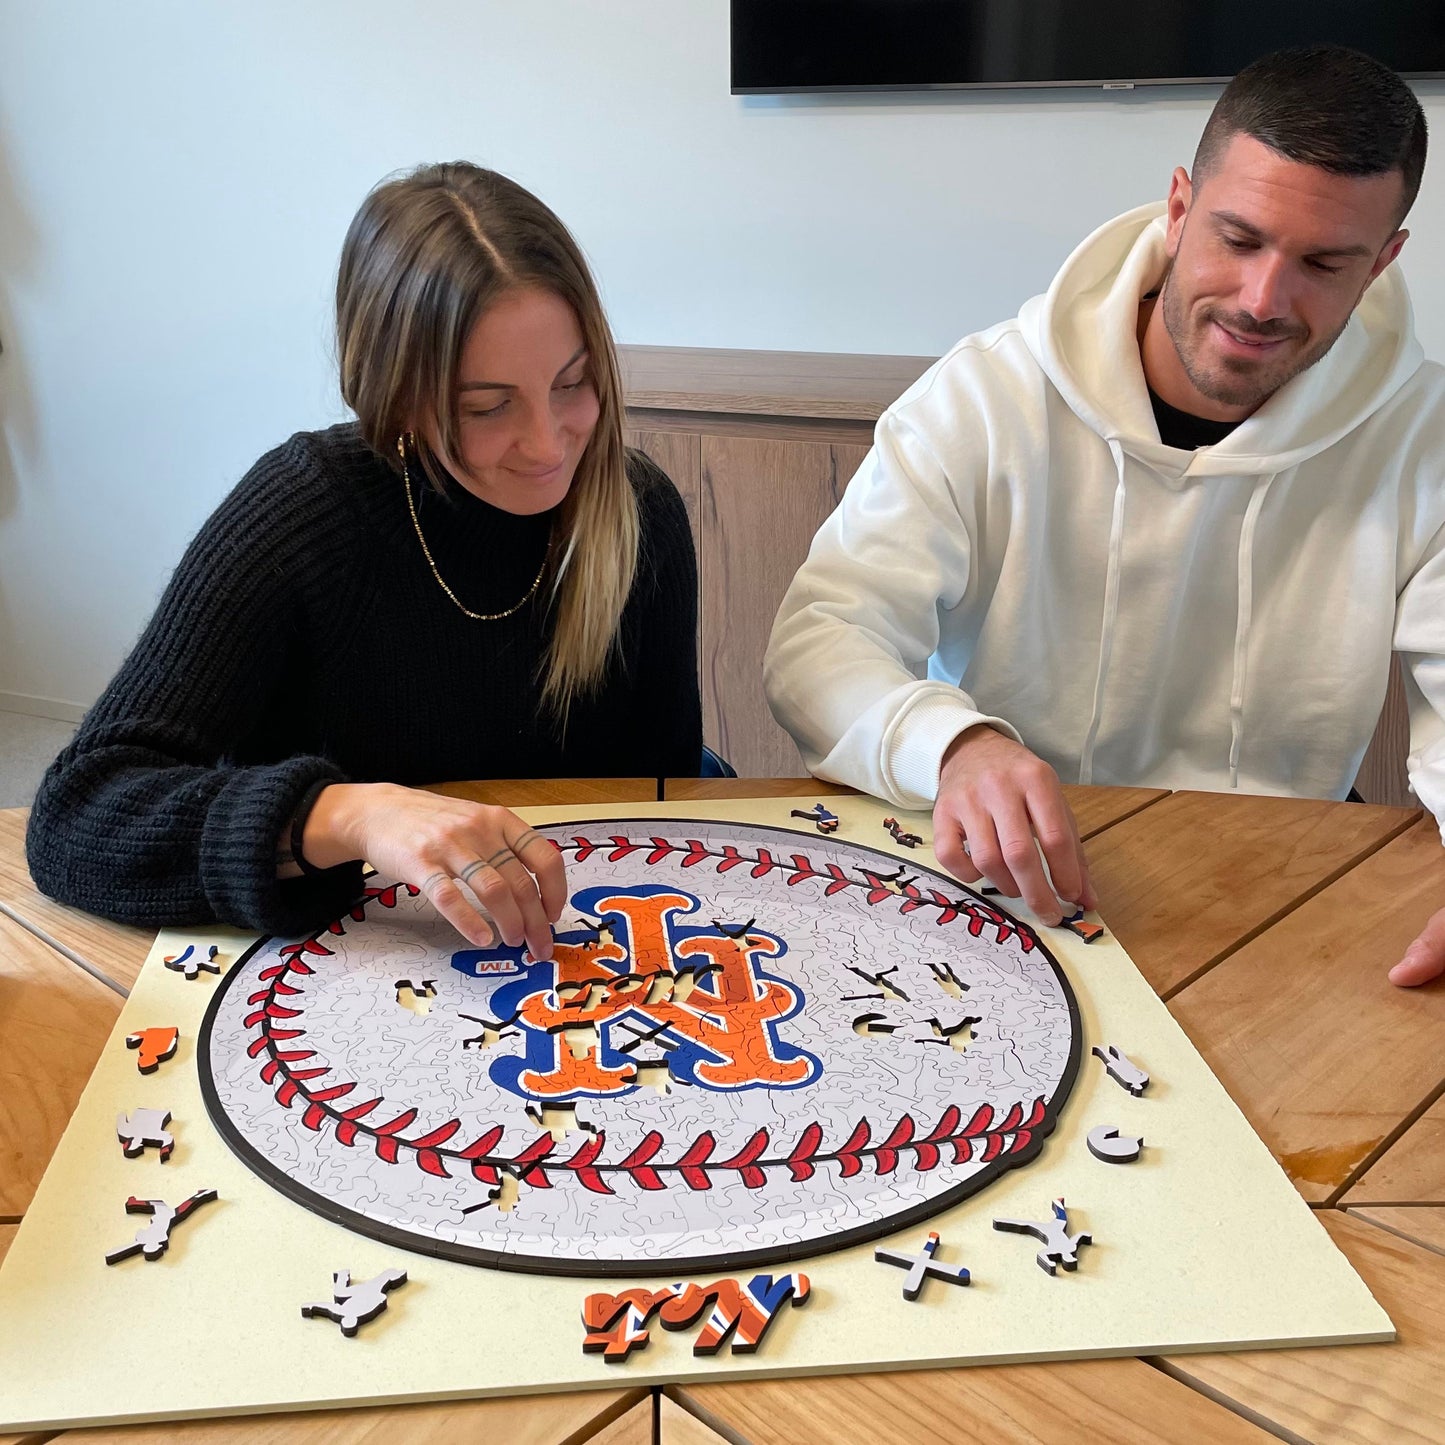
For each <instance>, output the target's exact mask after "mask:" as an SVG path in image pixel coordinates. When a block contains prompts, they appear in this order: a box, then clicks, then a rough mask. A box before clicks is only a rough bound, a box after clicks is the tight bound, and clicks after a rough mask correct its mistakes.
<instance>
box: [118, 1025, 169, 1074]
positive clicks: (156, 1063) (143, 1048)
mask: <svg viewBox="0 0 1445 1445" xmlns="http://www.w3.org/2000/svg"><path fill="white" fill-rule="evenodd" d="M180 1037H181V1031H180V1030H179V1029H177V1028H155V1029H138V1030H137V1031H136V1032H135V1033H133V1034H127V1035H126V1036H125V1046H126V1048H128V1049H138V1050H139V1053H138V1054H137V1055H136V1061H135V1066H136V1068H138V1069H139V1070H140V1071H141V1073H143V1074H153V1073H155V1071H156V1070H157V1069H158V1068H160V1066H161V1065H162V1064H163V1063H165V1061H166V1060H167V1059H169V1058H170V1057H171V1056H172V1055H173V1054H174V1053H175V1051H176V1044H177V1043H178V1042H179V1041H180Z"/></svg>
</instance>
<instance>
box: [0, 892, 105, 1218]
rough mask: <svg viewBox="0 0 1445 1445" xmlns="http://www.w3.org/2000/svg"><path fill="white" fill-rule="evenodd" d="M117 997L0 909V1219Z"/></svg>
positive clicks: (38, 1157) (85, 1066) (64, 1116)
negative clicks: (0, 911)
mask: <svg viewBox="0 0 1445 1445" xmlns="http://www.w3.org/2000/svg"><path fill="white" fill-rule="evenodd" d="M121 1003H122V999H121V996H120V995H119V994H118V993H116V992H115V990H114V989H110V988H107V987H106V986H105V985H104V984H102V983H99V982H97V980H95V979H94V978H92V977H91V976H90V975H89V974H88V973H86V972H85V971H84V970H83V969H79V968H77V967H76V966H75V965H74V964H73V963H71V961H70V960H69V959H68V958H64V957H62V956H61V955H60V954H59V953H57V952H56V951H55V950H54V949H53V948H51V947H50V945H49V944H46V943H42V942H41V941H40V940H39V939H38V938H36V937H35V935H34V934H32V933H29V932H27V931H26V930H25V929H23V928H21V927H20V925H19V924H17V923H15V922H13V921H12V920H11V919H9V918H6V917H3V916H0V1219H18V1218H19V1217H20V1216H21V1215H22V1214H24V1213H25V1210H26V1208H27V1207H28V1206H29V1204H30V1199H31V1196H32V1195H33V1194H34V1193H35V1186H36V1185H37V1184H39V1183H40V1176H41V1175H42V1174H43V1173H44V1172H45V1166H46V1165H47V1164H48V1163H49V1162H50V1156H51V1154H52V1153H53V1152H54V1149H55V1146H56V1144H58V1143H59V1142H60V1136H61V1134H62V1133H63V1132H64V1130H65V1126H66V1124H67V1122H68V1121H69V1119H70V1115H71V1112H72V1110H74V1108H75V1105H76V1101H77V1100H78V1099H79V1098H80V1093H81V1090H82V1089H84V1087H85V1082H86V1080H87V1079H88V1078H89V1077H90V1071H91V1069H92V1068H93V1067H94V1065H95V1061H96V1059H97V1058H99V1057H100V1051H101V1048H102V1046H103V1045H104V1043H105V1041H106V1039H107V1038H108V1037H109V1036H110V1031H111V1028H112V1026H113V1025H114V1024H115V1020H116V1016H117V1015H118V1014H119V1013H120V1007H121Z"/></svg>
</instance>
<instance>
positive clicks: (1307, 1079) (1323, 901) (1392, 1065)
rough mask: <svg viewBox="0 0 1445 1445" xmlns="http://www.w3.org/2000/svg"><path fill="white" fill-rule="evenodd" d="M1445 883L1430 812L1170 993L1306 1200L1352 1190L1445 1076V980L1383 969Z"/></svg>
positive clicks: (1175, 1009) (1245, 911)
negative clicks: (1402, 981)
mask: <svg viewBox="0 0 1445 1445" xmlns="http://www.w3.org/2000/svg"><path fill="white" fill-rule="evenodd" d="M1164 806H1165V805H1164V804H1162V803H1161V804H1160V805H1159V809H1162V808H1163V807H1164ZM1155 811H1158V809H1150V810H1149V812H1150V813H1152V812H1155ZM1361 811H1367V810H1364V809H1361ZM1144 816H1145V817H1148V814H1147V813H1146V814H1145V815H1144ZM1123 826H1124V827H1125V828H1127V827H1128V826H1129V824H1127V823H1126V824H1124V825H1123ZM1442 884H1445V858H1442V857H1441V848H1440V837H1439V834H1438V832H1437V831H1436V828H1435V823H1434V821H1433V819H1422V820H1421V821H1420V822H1418V823H1416V824H1415V826H1414V827H1412V828H1411V829H1409V831H1408V832H1406V833H1403V834H1401V835H1400V836H1399V837H1397V838H1395V839H1394V840H1393V841H1392V842H1389V843H1387V844H1386V845H1385V846H1384V847H1383V848H1381V849H1379V851H1378V852H1376V853H1373V854H1372V855H1371V856H1370V857H1368V858H1366V859H1365V860H1364V861H1363V862H1361V863H1360V864H1359V865H1358V866H1356V867H1355V868H1352V869H1351V870H1350V871H1349V872H1348V873H1346V874H1345V875H1344V877H1342V878H1340V879H1338V880H1337V881H1336V882H1334V883H1332V884H1330V885H1329V886H1328V887H1327V888H1324V889H1322V890H1321V891H1320V892H1318V893H1316V894H1314V896H1313V897H1310V898H1308V899H1307V900H1306V901H1305V902H1304V903H1302V904H1300V906H1299V907H1297V908H1296V909H1295V910H1294V911H1293V912H1291V913H1290V914H1289V915H1288V916H1287V917H1286V918H1284V919H1282V920H1281V921H1280V922H1278V923H1276V924H1275V925H1274V926H1273V927H1272V928H1270V929H1268V930H1267V931H1266V932H1264V933H1262V934H1261V935H1259V936H1258V937H1257V938H1254V939H1253V940H1252V941H1251V942H1249V943H1247V944H1245V945H1244V946H1243V947H1242V948H1240V949H1238V950H1237V951H1236V952H1234V953H1232V954H1230V955H1229V957H1227V958H1226V959H1224V961H1223V962H1221V963H1219V964H1216V965H1215V967H1213V968H1211V969H1210V970H1209V972H1208V973H1206V974H1205V975H1204V976H1203V977H1202V978H1200V979H1198V980H1197V981H1196V982H1194V983H1192V984H1190V985H1189V986H1188V987H1187V988H1184V989H1183V990H1182V991H1181V992H1179V993H1178V994H1176V995H1175V996H1174V998H1173V999H1172V1000H1171V1001H1170V1004H1169V1007H1170V1011H1171V1012H1172V1013H1173V1014H1174V1016H1175V1017H1176V1018H1177V1019H1178V1020H1179V1022H1180V1023H1181V1024H1182V1025H1183V1026H1184V1028H1185V1030H1186V1031H1187V1032H1188V1034H1189V1036H1190V1038H1191V1039H1193V1041H1194V1044H1195V1047H1196V1048H1198V1050H1199V1052H1200V1053H1201V1054H1202V1055H1203V1056H1204V1058H1205V1060H1206V1061H1207V1062H1208V1064H1209V1066H1210V1067H1211V1068H1212V1069H1213V1070H1214V1072H1215V1074H1216V1075H1217V1077H1218V1078H1219V1081H1220V1083H1222V1084H1223V1085H1224V1087H1225V1088H1226V1089H1227V1090H1228V1091H1229V1093H1230V1094H1231V1095H1232V1097H1233V1098H1234V1101H1235V1103H1237V1104H1238V1105H1239V1107H1240V1108H1241V1109H1242V1110H1243V1111H1244V1113H1245V1115H1246V1116H1247V1117H1248V1119H1249V1121H1250V1123H1251V1124H1252V1125H1253V1126H1254V1128H1255V1130H1256V1132H1257V1133H1258V1134H1259V1136H1260V1137H1261V1138H1262V1139H1263V1140H1264V1142H1265V1143H1266V1144H1267V1145H1268V1146H1269V1148H1270V1150H1271V1151H1272V1152H1273V1154H1274V1156H1275V1158H1276V1159H1278V1160H1279V1161H1280V1163H1281V1164H1283V1165H1284V1168H1285V1170H1286V1172H1287V1173H1288V1174H1289V1175H1290V1177H1291V1178H1292V1179H1293V1180H1294V1181H1295V1184H1296V1186H1297V1187H1298V1189H1299V1190H1300V1192H1301V1193H1302V1194H1303V1195H1304V1196H1305V1198H1307V1199H1310V1200H1315V1201H1325V1200H1330V1199H1332V1198H1333V1197H1335V1196H1336V1195H1338V1194H1340V1193H1342V1192H1343V1190H1344V1188H1345V1187H1346V1186H1347V1185H1350V1184H1352V1183H1353V1182H1354V1180H1355V1178H1356V1177H1357V1176H1358V1175H1359V1174H1360V1172H1361V1171H1362V1170H1364V1169H1365V1168H1366V1167H1367V1166H1368V1165H1370V1164H1371V1163H1372V1161H1373V1159H1374V1157H1375V1156H1376V1155H1377V1154H1378V1153H1380V1152H1381V1151H1382V1149H1383V1146H1385V1145H1386V1144H1388V1143H1390V1142H1392V1141H1393V1140H1394V1139H1395V1138H1396V1137H1397V1136H1398V1135H1400V1134H1401V1133H1403V1132H1404V1130H1405V1129H1406V1128H1407V1127H1408V1126H1409V1125H1410V1124H1411V1123H1413V1122H1414V1120H1415V1118H1416V1117H1417V1116H1418V1115H1419V1114H1420V1113H1422V1112H1423V1110H1424V1109H1425V1108H1426V1107H1427V1106H1428V1105H1429V1104H1430V1103H1431V1102H1432V1101H1433V1099H1434V1098H1435V1097H1436V1095H1437V1093H1438V1091H1439V1088H1440V1086H1441V1084H1442V1082H1445V1050H1442V1048H1441V1041H1442V1040H1445V988H1442V987H1440V986H1439V985H1436V986H1434V987H1427V988H1409V989H1407V988H1396V987H1395V986H1394V985H1393V984H1391V983H1390V982H1389V981H1388V980H1387V978H1386V977H1385V973H1386V969H1387V968H1388V966H1389V965H1390V964H1392V963H1394V962H1395V961H1396V960H1397V959H1398V958H1399V957H1400V955H1401V954H1402V953H1403V952H1404V951H1405V947H1406V945H1407V944H1408V943H1409V942H1410V940H1411V939H1412V938H1414V936H1415V934H1416V933H1417V932H1418V930H1419V928H1420V927H1421V925H1422V924H1423V923H1424V921H1425V919H1426V918H1427V917H1428V916H1429V914H1430V913H1431V912H1432V911H1433V910H1434V909H1435V907H1436V906H1437V905H1438V902H1439V899H1440V895H1441V892H1442ZM1262 891H1265V892H1267V891H1268V884H1267V882H1266V883H1265V885H1264V887H1263V889H1262ZM1255 911H1257V910H1256V909H1255V908H1252V907H1248V906H1245V905H1244V904H1241V908H1240V912H1241V914H1242V915H1243V916H1244V917H1246V918H1247V917H1248V916H1250V915H1251V914H1252V913H1253V912H1255ZM1123 936H1124V934H1123V930H1122V929H1121V930H1120V937H1121V938H1122V937H1123ZM1126 946H1128V947H1129V948H1130V952H1131V953H1132V952H1133V945H1131V944H1126ZM1135 958H1136V961H1137V962H1139V964H1140V967H1141V968H1143V967H1145V962H1144V960H1142V959H1139V958H1138V956H1137V954H1136V955H1135Z"/></svg>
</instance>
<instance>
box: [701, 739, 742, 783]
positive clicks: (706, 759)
mask: <svg viewBox="0 0 1445 1445" xmlns="http://www.w3.org/2000/svg"><path fill="white" fill-rule="evenodd" d="M697 775H698V777H700V778H735V777H737V775H738V774H737V769H736V768H734V767H733V765H732V764H731V763H730V762H728V760H727V759H726V758H724V757H722V756H720V755H719V754H717V753H715V752H713V750H712V749H711V748H710V747H708V745H707V744H706V743H704V744H703V748H702V762H701V764H700V765H699V767H698V770H697Z"/></svg>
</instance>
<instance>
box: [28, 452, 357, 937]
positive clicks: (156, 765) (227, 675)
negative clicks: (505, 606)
mask: <svg viewBox="0 0 1445 1445" xmlns="http://www.w3.org/2000/svg"><path fill="white" fill-rule="evenodd" d="M314 471H315V469H314V466H312V465H311V464H310V463H309V462H308V459H307V456H306V453H305V448H304V443H303V441H302V440H301V439H298V438H293V439H292V441H291V442H289V443H287V444H285V445H283V446H282V447H279V448H277V450H276V451H274V452H271V453H270V454H268V455H267V456H266V457H263V458H262V459H261V461H259V462H258V463H257V464H256V466H255V467H253V468H252V470H251V471H250V472H249V473H248V474H247V476H246V477H245V478H244V479H243V480H242V482H241V483H240V484H239V485H238V486H237V488H236V489H235V490H234V491H233V492H232V493H231V494H230V496H229V497H227V498H226V500H225V501H224V502H222V504H221V506H220V507H219V508H218V510H217V511H216V512H215V513H214V514H213V516H212V517H211V518H210V520H209V521H208V522H207V523H206V524H205V525H204V527H203V528H202V529H201V531H200V533H199V534H198V535H197V537H196V538H195V540H194V541H193V542H192V543H191V545H190V547H189V548H188V550H187V551H186V554H185V556H184V558H183V559H182V561H181V563H180V565H179V566H178V567H177V568H176V571H175V573H174V575H173V576H172V578H171V580H170V583H169V585H168V586H167V588H166V590H165V593H164V595H163V596H162V598H161V602H160V605H159V607H158V608H157V610H156V613H155V615H154V617H153V618H152V619H151V621H150V623H149V625H148V626H147V627H146V629H145V632H144V633H143V634H142V636H141V638H140V641H139V642H138V644H137V645H136V647H135V649H134V650H133V651H132V652H131V654H130V656H129V657H128V658H127V660H126V661H125V663H124V664H123V665H122V667H121V669H120V671H119V673H118V674H117V675H116V677H115V678H114V680H113V681H112V682H111V684H110V686H109V687H107V688H106V690H105V692H104V693H103V694H102V696H101V698H100V700H99V701H98V702H97V703H96V704H95V706H94V707H93V708H92V709H91V710H90V712H89V713H88V714H87V716H86V718H85V720H84V722H83V723H82V724H81V726H80V728H79V730H78V732H77V734H76V736H75V738H74V739H73V740H72V741H71V742H70V744H69V745H68V746H67V747H66V748H65V749H64V750H63V751H62V752H61V753H60V755H59V757H57V758H56V760H55V761H54V763H52V764H51V766H50V769H49V771H48V772H47V773H46V775H45V777H44V779H43V781H42V782H41V784H40V788H39V791H38V793H37V795H36V799H35V804H34V808H33V810H32V812H31V815H30V823H29V828H28V831H27V835H26V850H27V855H28V858H29V862H30V870H31V874H32V876H33V877H34V879H35V882H36V884H37V885H38V886H39V887H40V888H41V890H42V891H44V892H45V893H48V894H49V895H50V896H51V897H54V898H58V899H60V900H61V901H63V902H65V903H70V904H73V905H75V906H76V907H79V908H84V909H86V910H88V911H90V912H92V913H99V914H102V915H103V916H105V917H108V918H114V919H118V920H120V921H121V922H125V923H134V924H141V925H146V926H152V927H157V926H164V925H178V924H195V923H205V922H210V921H213V920H218V921H220V922H223V923H234V924H238V925H240V926H241V927H244V928H257V929H267V930H272V931H277V932H295V931H302V930H305V929H306V928H310V927H314V926H317V925H319V924H320V923H321V922H324V921H325V920H326V919H327V918H329V917H334V916H335V915H336V914H337V913H338V912H340V911H341V910H342V909H343V908H344V907H345V905H346V904H347V903H348V902H349V901H350V900H351V898H352V897H354V896H355V894H356V892H357V891H358V889H359V886H360V867H359V865H357V864H348V865H343V866H342V867H340V868H334V869H331V870H329V871H328V872H326V873H323V874H321V875H317V876H314V877H306V878H302V879H295V880H287V881H283V882H278V880H277V879H276V876H275V873H276V860H275V852H276V843H277V840H278V838H280V837H281V836H282V834H283V832H284V830H285V828H286V826H287V824H288V822H289V820H290V818H291V815H292V813H293V811H294V810H295V807H296V805H297V803H298V802H299V800H300V798H301V795H302V794H303V793H304V792H305V791H306V789H307V788H308V787H309V786H310V785H311V784H312V783H313V782H316V781H319V780H321V779H332V780H335V781H343V779H342V776H341V773H340V771H339V770H338V769H337V768H335V767H334V766H333V765H332V764H331V763H330V762H328V761H327V760H326V759H325V758H322V757H314V756H311V757H308V756H300V757H290V758H286V759H284V760H282V761H278V762H275V763H272V764H268V765H259V766H242V765H240V764H239V763H237V762H236V761H235V760H234V757H233V754H234V751H235V749H236V746H237V742H238V740H239V739H241V738H243V737H245V736H246V735H247V734H248V733H249V732H250V731H251V730H252V729H253V727H254V726H255V723H256V721H257V719H258V717H259V716H260V713H261V710H262V709H265V708H267V707H271V706H274V705H275V704H276V702H277V697H276V693H277V690H278V687H279V685H280V680H281V678H282V677H283V674H284V672H285V669H286V667H287V664H288V662H290V661H293V660H294V654H295V649H296V648H297V647H298V646H299V643H300V638H301V634H302V621H301V616H300V615H299V614H301V613H304V602H302V601H301V600H300V596H299V593H300V589H299V588H298V587H297V585H296V580H295V579H296V578H297V577H298V576H300V575H304V574H303V573H302V571H300V570H299V569H304V568H305V567H306V565H307V557H306V555H305V554H304V551H303V549H304V548H305V547H306V546H307V545H308V544H309V545H311V546H313V547H314V545H315V541H316V539H317V538H318V536H319V537H321V538H322V539H323V541H325V540H328V539H329V540H330V541H331V542H332V544H333V545H335V543H336V541H337V539H335V538H334V537H330V533H331V532H333V531H334V529H335V527H336V526H338V525H341V523H339V522H338V520H337V518H338V509H337V508H336V507H335V506H334V504H332V503H331V499H330V498H329V497H328V496H327V495H326V493H325V488H324V487H319V486H318V485H317V484H316V478H315V475H314ZM341 515H342V516H344V513H342V514H341ZM352 545H355V542H354V541H353V543H352Z"/></svg>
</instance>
